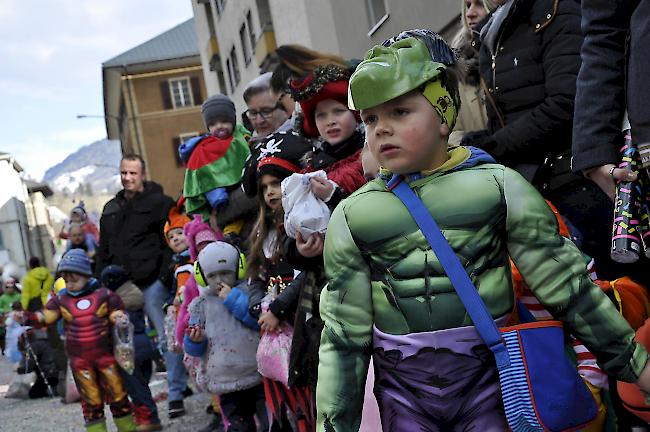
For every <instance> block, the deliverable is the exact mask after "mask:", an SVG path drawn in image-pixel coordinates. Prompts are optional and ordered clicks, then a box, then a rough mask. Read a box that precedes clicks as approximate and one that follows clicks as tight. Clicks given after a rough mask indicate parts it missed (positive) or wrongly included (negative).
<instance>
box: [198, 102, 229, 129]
mask: <svg viewBox="0 0 650 432" xmlns="http://www.w3.org/2000/svg"><path fill="white" fill-rule="evenodd" d="M201 114H202V115H203V122H204V123H205V127H206V128H207V127H209V126H210V125H211V124H213V123H214V122H215V121H217V120H221V121H227V122H230V123H232V125H233V128H234V127H235V124H236V123H237V112H236V111H235V104H234V103H233V101H232V100H230V98H229V97H228V96H224V95H222V94H216V95H213V96H210V97H209V98H207V99H206V100H205V102H203V105H201Z"/></svg>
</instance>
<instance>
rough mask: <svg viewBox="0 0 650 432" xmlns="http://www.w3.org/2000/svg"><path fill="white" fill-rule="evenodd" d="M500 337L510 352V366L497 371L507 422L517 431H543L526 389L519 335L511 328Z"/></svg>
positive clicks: (525, 375)
mask: <svg viewBox="0 0 650 432" xmlns="http://www.w3.org/2000/svg"><path fill="white" fill-rule="evenodd" d="M502 337H503V340H504V341H505V343H506V347H507V348H508V353H509V354H510V367H509V368H505V369H502V370H500V371H499V376H500V381H501V395H502V397H503V406H504V407H505V412H506V418H507V419H508V424H509V425H510V427H511V428H512V430H513V431H517V432H537V431H539V432H544V428H543V427H542V425H540V424H539V421H538V420H537V416H536V415H535V410H534V408H533V400H532V398H531V397H530V393H529V391H528V381H527V374H526V367H525V366H524V361H523V359H522V357H521V350H520V349H519V335H518V333H517V331H514V330H513V331H508V332H504V333H502Z"/></svg>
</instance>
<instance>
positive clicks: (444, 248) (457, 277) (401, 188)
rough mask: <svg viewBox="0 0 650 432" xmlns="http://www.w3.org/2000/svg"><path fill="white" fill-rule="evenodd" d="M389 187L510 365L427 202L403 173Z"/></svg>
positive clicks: (498, 355) (501, 360)
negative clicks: (407, 181)
mask: <svg viewBox="0 0 650 432" xmlns="http://www.w3.org/2000/svg"><path fill="white" fill-rule="evenodd" d="M386 186H387V187H388V189H389V190H390V191H391V192H393V193H394V194H395V195H396V196H397V198H399V199H400V201H402V203H403V204H404V206H406V208H407V209H408V211H409V213H411V216H413V219H415V222H416V223H417V225H418V226H419V227H420V231H422V234H424V237H425V238H426V239H427V241H428V242H429V244H430V245H431V249H432V250H433V252H434V253H435V254H436V256H437V257H438V260H439V261H440V264H441V265H442V268H443V269H444V270H445V273H447V276H448V277H449V280H450V281H451V283H452V285H453V286H454V289H455V290H456V293H457V294H458V297H460V300H461V302H462V303H463V305H464V306H465V309H466V310H467V313H468V314H469V316H470V318H471V319H472V321H473V322H474V326H475V327H476V330H477V331H478V333H479V334H480V335H481V338H482V339H483V341H484V342H485V344H486V345H487V346H488V347H489V348H490V350H492V352H493V353H494V357H495V359H496V363H497V367H498V368H499V369H501V368H503V367H508V366H509V365H510V357H509V356H508V351H507V350H506V347H505V344H504V342H503V340H502V339H501V333H499V330H498V329H497V326H496V324H495V322H494V320H493V319H492V316H491V315H490V313H489V312H488V310H487V307H486V306H485V303H483V300H481V297H480V296H479V295H478V291H477V290H476V288H475V287H474V284H473V283H472V281H471V279H470V278H469V276H468V275H467V272H466V271H465V268H463V266H462V265H461V263H460V261H459V260H458V257H457V256H456V254H455V253H454V251H453V250H452V249H451V246H449V242H447V239H446V238H445V236H444V235H443V234H442V232H441V231H440V228H439V227H438V224H436V222H435V221H434V220H433V217H432V216H431V214H430V213H429V210H428V209H427V208H426V207H425V206H424V204H423V203H422V201H421V200H420V198H418V197H417V195H415V192H413V191H412V190H411V188H410V187H409V186H408V184H407V183H406V182H404V181H402V177H401V176H398V175H394V176H393V178H391V179H390V181H389V182H387V183H386Z"/></svg>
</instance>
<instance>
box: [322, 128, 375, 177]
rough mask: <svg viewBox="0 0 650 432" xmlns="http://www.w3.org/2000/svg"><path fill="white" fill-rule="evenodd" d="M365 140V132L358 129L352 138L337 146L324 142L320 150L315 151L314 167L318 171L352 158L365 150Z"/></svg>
mask: <svg viewBox="0 0 650 432" xmlns="http://www.w3.org/2000/svg"><path fill="white" fill-rule="evenodd" d="M365 138H366V136H365V134H364V133H363V130H360V129H358V128H357V130H356V131H354V133H353V134H352V136H351V137H350V138H348V139H346V140H345V141H341V142H340V143H338V144H336V145H331V144H330V143H328V142H324V143H323V145H322V146H321V147H320V148H319V149H315V150H314V154H313V156H312V166H313V167H314V169H316V170H319V169H324V168H327V167H329V166H331V165H333V164H334V163H336V162H338V161H340V160H343V159H345V158H346V157H348V156H352V155H353V154H355V153H356V152H357V151H359V150H361V149H362V148H363V143H364V141H365Z"/></svg>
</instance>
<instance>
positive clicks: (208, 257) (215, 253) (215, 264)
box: [199, 241, 240, 282]
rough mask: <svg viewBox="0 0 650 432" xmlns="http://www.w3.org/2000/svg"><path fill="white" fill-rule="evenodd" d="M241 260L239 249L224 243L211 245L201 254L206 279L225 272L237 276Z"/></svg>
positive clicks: (200, 259)
mask: <svg viewBox="0 0 650 432" xmlns="http://www.w3.org/2000/svg"><path fill="white" fill-rule="evenodd" d="M239 259H240V258H239V251H238V250H237V248H236V247H235V246H233V245H231V244H230V243H226V242H224V241H215V242H214V243H210V244H209V245H207V246H206V247H205V248H203V250H202V251H201V252H200V253H199V265H200V266H201V270H202V272H203V274H204V275H205V276H206V277H207V275H209V274H211V273H215V272H218V271H224V270H226V271H232V272H234V273H235V275H237V270H238V269H239ZM206 282H207V281H206Z"/></svg>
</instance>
